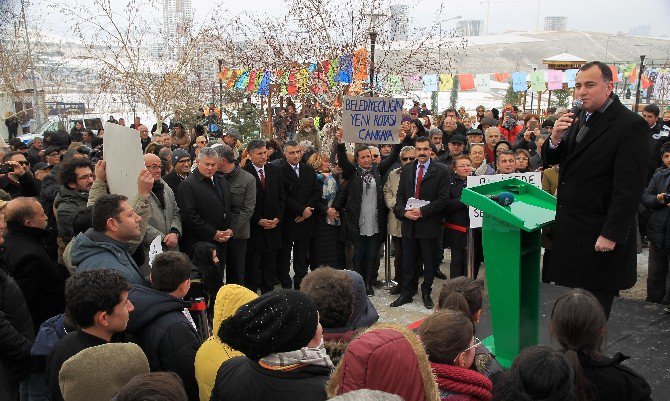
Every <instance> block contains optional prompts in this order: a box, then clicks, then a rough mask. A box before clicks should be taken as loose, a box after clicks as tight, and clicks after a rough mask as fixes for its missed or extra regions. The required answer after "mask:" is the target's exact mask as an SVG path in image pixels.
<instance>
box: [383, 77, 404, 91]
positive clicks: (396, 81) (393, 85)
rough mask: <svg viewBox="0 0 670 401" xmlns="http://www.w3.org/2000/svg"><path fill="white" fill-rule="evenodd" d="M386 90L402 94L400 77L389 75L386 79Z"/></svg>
mask: <svg viewBox="0 0 670 401" xmlns="http://www.w3.org/2000/svg"><path fill="white" fill-rule="evenodd" d="M386 90H387V91H388V92H389V93H393V94H397V93H400V92H402V77H401V76H400V75H389V76H387V77H386Z"/></svg>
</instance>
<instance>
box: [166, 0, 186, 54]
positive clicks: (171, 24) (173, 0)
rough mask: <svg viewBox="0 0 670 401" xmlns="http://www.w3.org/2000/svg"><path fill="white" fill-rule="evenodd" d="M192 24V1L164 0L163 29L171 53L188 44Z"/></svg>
mask: <svg viewBox="0 0 670 401" xmlns="http://www.w3.org/2000/svg"><path fill="white" fill-rule="evenodd" d="M192 23H193V9H192V8H191V0H163V29H165V30H166V32H165V33H166V35H165V36H166V38H165V39H166V41H167V43H166V44H167V47H168V48H169V49H170V51H171V52H174V51H176V50H177V48H178V47H179V46H180V45H185V44H186V34H187V32H188V30H189V29H190V27H191V24H192Z"/></svg>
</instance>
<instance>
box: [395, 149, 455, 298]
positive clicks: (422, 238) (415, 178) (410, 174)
mask: <svg viewBox="0 0 670 401" xmlns="http://www.w3.org/2000/svg"><path fill="white" fill-rule="evenodd" d="M414 148H415V149H416V154H417V160H416V161H414V162H412V163H410V164H407V165H405V166H404V167H403V169H402V173H401V174H400V184H399V185H398V194H397V196H396V205H395V209H394V210H393V212H394V213H395V215H396V217H397V218H398V219H402V252H403V261H402V265H403V275H402V277H403V280H402V281H403V282H402V286H403V288H402V292H401V294H400V297H399V298H398V299H396V300H395V301H393V303H391V306H392V307H396V306H401V305H404V304H406V303H410V302H412V292H413V288H415V287H416V286H417V283H415V282H414V266H415V261H416V259H417V257H418V253H419V252H420V254H421V259H422V260H423V283H422V284H421V292H422V300H423V304H424V306H425V307H426V308H428V309H432V308H433V301H432V299H431V297H430V293H431V291H432V285H433V278H434V275H435V271H436V270H437V265H436V264H437V263H436V262H437V261H438V260H439V252H440V251H441V250H442V248H441V247H440V246H439V242H438V238H441V236H442V214H443V213H444V211H445V209H446V206H447V201H448V200H449V173H448V172H447V170H446V169H445V168H443V167H440V166H439V165H438V164H437V162H436V161H434V160H431V159H430V151H431V148H430V140H429V139H428V138H427V137H420V138H417V139H416V142H415V145H414ZM410 198H415V199H419V200H421V201H428V202H430V203H428V204H426V205H424V206H420V207H412V208H409V209H408V208H407V203H408V200H409V199H410Z"/></svg>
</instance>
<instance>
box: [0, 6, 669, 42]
mask: <svg viewBox="0 0 670 401" xmlns="http://www.w3.org/2000/svg"><path fill="white" fill-rule="evenodd" d="M6 1H10V2H15V3H18V2H19V0H0V3H3V2H6ZM77 1H78V0H60V1H59V3H61V4H65V5H68V4H72V5H74V4H76V3H77ZM153 1H154V3H156V4H158V5H159V7H158V8H159V9H160V4H161V3H162V0H153ZM331 1H334V2H338V3H339V2H343V1H345V0H331ZM111 3H112V4H113V5H118V6H119V9H121V8H122V7H123V5H125V4H127V0H111ZM398 3H401V4H408V5H409V4H414V5H416V6H415V7H414V8H413V9H412V7H410V9H411V10H412V11H411V12H410V14H411V18H412V19H413V22H414V23H415V24H419V25H429V24H430V23H431V21H432V20H434V18H435V16H434V12H435V11H434V10H436V9H438V8H439V7H440V4H444V5H445V9H446V10H448V14H444V15H443V16H442V19H448V18H451V17H455V16H458V15H461V16H462V18H463V19H485V18H486V10H487V5H486V4H482V3H481V1H479V0H446V1H445V0H414V1H413V2H409V1H407V0H401V1H398ZM215 4H220V5H221V6H222V7H223V8H224V9H228V10H230V11H231V12H233V13H235V12H241V11H243V10H244V11H251V12H257V13H259V14H262V13H270V14H275V15H276V14H278V13H279V12H281V11H282V8H283V4H282V2H281V0H251V1H239V0H215V1H211V0H192V5H193V8H194V12H195V17H196V18H200V19H202V18H204V17H205V16H207V15H208V14H210V13H211V10H212V7H214V5H215ZM538 4H539V5H540V29H542V26H543V22H544V17H545V16H567V17H568V29H569V30H583V31H595V32H607V33H616V32H618V31H622V32H624V33H628V29H629V28H631V27H635V26H640V25H650V26H651V34H652V35H667V36H668V37H670V0H634V1H630V0H627V1H623V0H610V1H593V0H592V1H586V0H559V1H547V0H544V1H540V0H491V4H490V23H489V33H500V32H504V31H506V30H534V29H535V27H536V21H537V12H538ZM603 4H607V5H606V6H603ZM29 7H30V9H29V14H33V13H40V14H42V18H43V19H44V20H46V22H47V24H46V25H44V26H45V27H46V26H48V27H49V28H50V29H49V33H54V34H63V33H64V32H66V31H67V29H68V28H67V25H66V23H67V22H64V18H63V17H62V16H61V15H58V13H56V12H54V10H53V9H51V8H50V7H48V6H44V5H43V3H42V2H38V1H36V0H33V1H32V2H30V6H29ZM81 18H87V16H81ZM65 21H67V20H65ZM454 26H455V21H449V22H447V23H446V24H445V25H444V26H443V27H444V28H447V27H454Z"/></svg>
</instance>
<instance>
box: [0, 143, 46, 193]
mask: <svg viewBox="0 0 670 401" xmlns="http://www.w3.org/2000/svg"><path fill="white" fill-rule="evenodd" d="M2 162H3V163H5V164H10V165H12V166H13V168H14V170H13V171H11V172H9V173H7V174H5V175H0V189H2V190H4V191H5V192H7V193H8V194H9V195H11V197H12V198H18V197H19V196H38V195H39V194H40V186H39V184H38V183H37V180H35V178H34V177H33V175H32V173H31V172H30V163H28V160H26V157H25V156H24V155H23V153H21V152H9V153H7V154H6V155H4V156H3V157H2Z"/></svg>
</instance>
